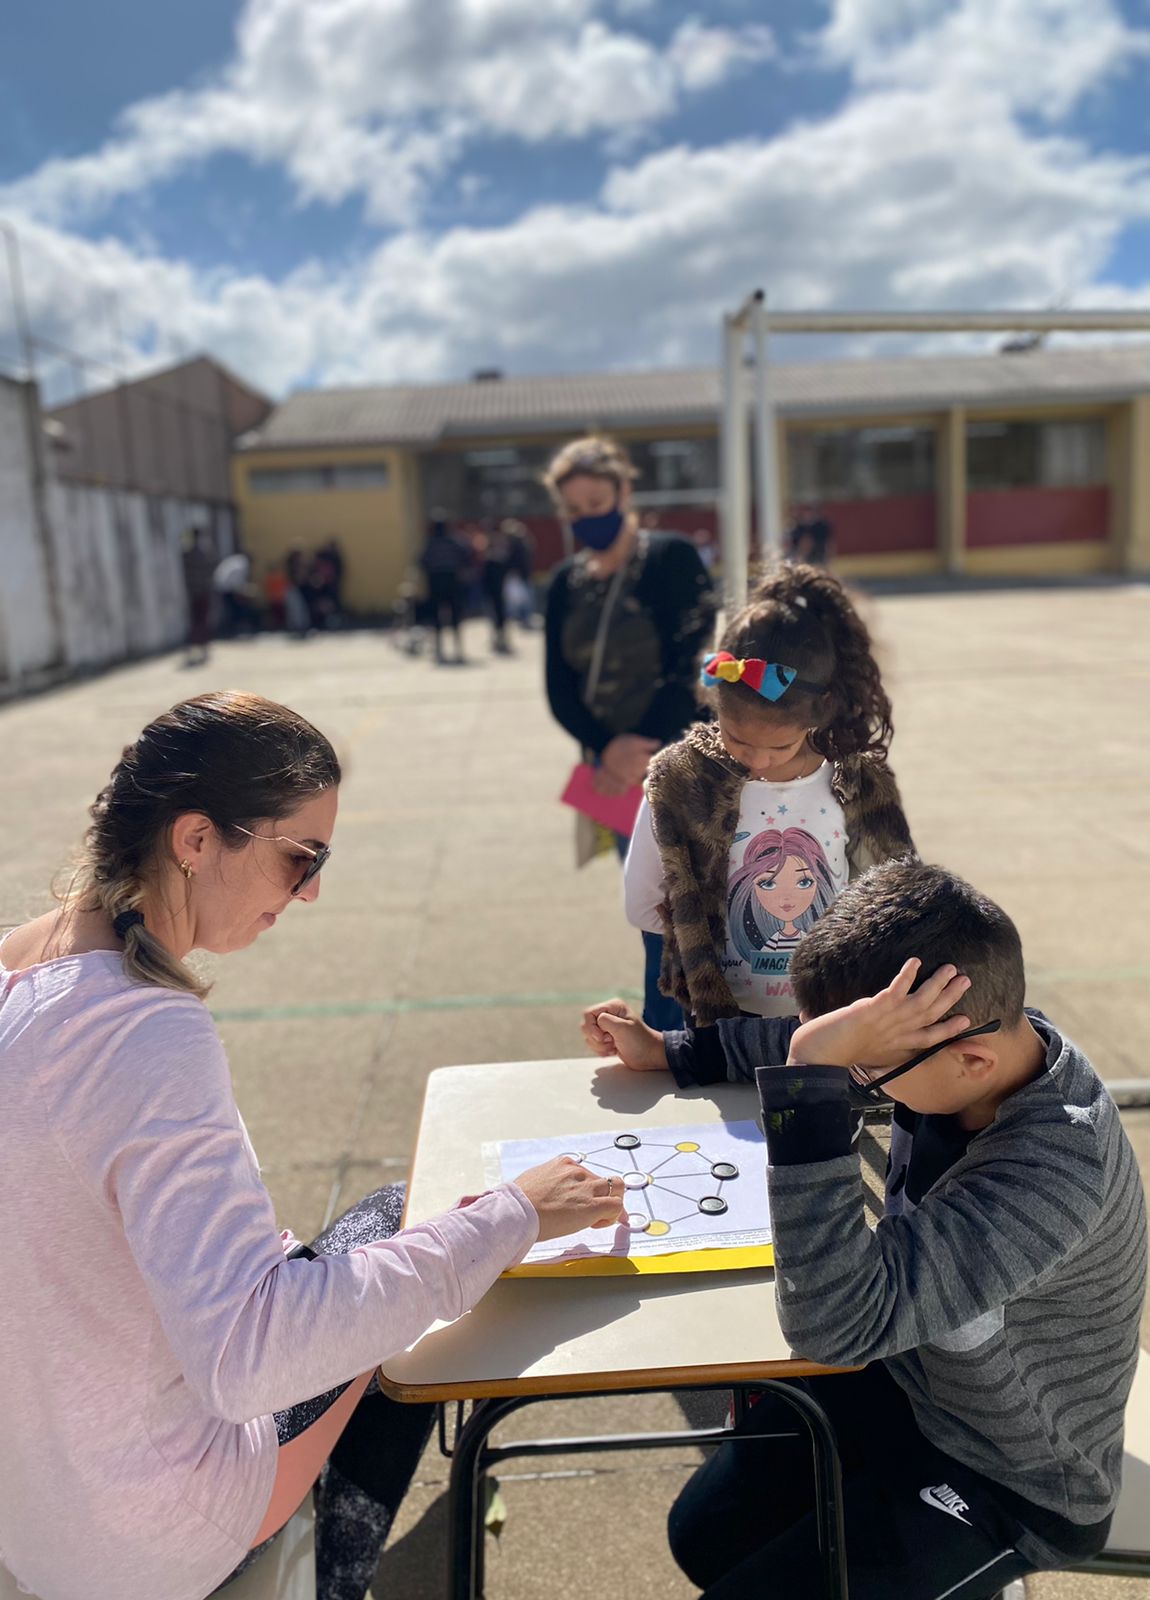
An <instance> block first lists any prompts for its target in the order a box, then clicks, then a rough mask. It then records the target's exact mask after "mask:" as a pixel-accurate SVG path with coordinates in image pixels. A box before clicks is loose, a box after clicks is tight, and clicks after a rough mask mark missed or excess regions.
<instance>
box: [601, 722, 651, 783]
mask: <svg viewBox="0 0 1150 1600" xmlns="http://www.w3.org/2000/svg"><path fill="white" fill-rule="evenodd" d="M658 748H659V741H658V739H644V738H643V737H642V736H641V735H640V734H637V733H617V734H616V735H615V737H614V738H613V739H612V740H611V743H610V744H609V745H607V746H606V748H605V749H604V750H603V753H602V755H601V756H600V757H599V760H600V762H601V764H602V766H603V767H604V769H605V770H606V771H607V773H608V774H609V775H610V776H611V777H612V778H615V779H616V780H617V781H618V782H619V783H622V784H624V785H625V786H626V787H627V788H628V789H629V788H631V787H632V786H633V785H634V784H636V783H642V781H643V779H644V778H645V777H646V776H647V768H648V767H649V766H650V764H651V757H652V756H653V755H654V754H655V751H656V750H658Z"/></svg>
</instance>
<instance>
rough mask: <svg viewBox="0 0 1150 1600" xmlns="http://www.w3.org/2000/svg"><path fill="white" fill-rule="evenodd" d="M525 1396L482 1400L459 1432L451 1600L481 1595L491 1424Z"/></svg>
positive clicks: (451, 1497)
mask: <svg viewBox="0 0 1150 1600" xmlns="http://www.w3.org/2000/svg"><path fill="white" fill-rule="evenodd" d="M526 1404H527V1400H526V1399H524V1398H519V1397H517V1398H515V1399H509V1400H479V1401H477V1402H476V1403H475V1405H474V1407H473V1408H472V1412H471V1415H470V1417H468V1419H467V1421H466V1422H465V1423H464V1425H463V1427H462V1429H461V1430H460V1431H459V1432H458V1433H457V1434H456V1436H455V1448H454V1450H453V1451H452V1454H451V1479H450V1485H449V1488H448V1508H447V1516H448V1534H447V1537H448V1563H449V1569H450V1570H449V1572H448V1593H449V1595H450V1597H451V1600H482V1595H483V1555H484V1549H483V1541H484V1537H485V1533H484V1526H483V1481H484V1476H485V1474H484V1446H485V1445H486V1443H487V1439H488V1436H489V1434H490V1433H491V1430H492V1428H494V1427H496V1426H497V1424H498V1423H500V1422H502V1420H503V1418H504V1417H506V1416H510V1414H511V1412H513V1411H517V1410H518V1409H519V1407H520V1406H522V1405H526Z"/></svg>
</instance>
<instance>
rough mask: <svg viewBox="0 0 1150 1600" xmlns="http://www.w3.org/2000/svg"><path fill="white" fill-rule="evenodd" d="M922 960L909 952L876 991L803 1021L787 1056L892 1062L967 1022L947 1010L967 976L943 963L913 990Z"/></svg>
mask: <svg viewBox="0 0 1150 1600" xmlns="http://www.w3.org/2000/svg"><path fill="white" fill-rule="evenodd" d="M921 966H922V962H921V961H919V960H918V958H917V957H912V958H911V959H910V960H909V961H907V962H906V963H904V965H903V967H902V969H901V970H900V972H899V973H898V975H897V976H896V977H895V979H894V980H893V982H891V983H889V984H888V985H887V987H886V988H885V989H880V990H879V992H878V994H875V995H870V996H869V997H867V998H866V999H862V1000H856V1001H854V1003H853V1004H852V1005H849V1006H843V1007H842V1008H841V1009H840V1010H838V1011H828V1012H826V1013H825V1014H824V1015H823V1016H821V1017H812V1018H811V1019H810V1020H809V1021H804V1022H802V1023H801V1025H800V1026H799V1028H798V1029H797V1030H796V1032H795V1034H794V1036H793V1038H792V1039H791V1048H790V1053H789V1055H788V1057H787V1059H788V1062H791V1063H795V1064H803V1065H815V1064H817V1065H819V1066H828V1067H850V1066H854V1065H855V1064H856V1063H857V1064H858V1065H860V1066H874V1067H882V1066H891V1067H894V1066H899V1065H901V1061H902V1059H903V1058H905V1057H907V1056H911V1055H914V1054H916V1053H917V1052H918V1051H919V1050H927V1049H929V1048H930V1046H931V1045H935V1044H943V1043H945V1041H946V1040H947V1039H952V1038H953V1037H954V1035H955V1034H957V1033H962V1032H963V1030H964V1029H966V1028H969V1027H970V1025H971V1023H970V1018H969V1017H965V1016H954V1017H948V1016H947V1012H948V1011H951V1010H952V1009H953V1008H954V1007H955V1006H956V1005H957V1004H958V1003H959V1001H960V1000H961V998H962V996H963V995H964V994H965V993H966V991H967V990H968V989H969V988H970V979H969V978H967V977H965V976H964V975H963V974H962V973H961V972H959V970H958V968H957V967H955V966H951V965H944V966H941V967H939V968H938V970H937V971H936V972H934V973H932V974H931V976H930V977H929V978H927V979H926V981H925V983H923V984H922V985H921V986H920V987H919V988H918V989H916V990H915V991H914V993H913V994H912V993H911V992H910V991H911V985H912V984H913V983H914V981H915V979H916V978H917V977H918V974H919V969H920V968H921ZM943 1019H945V1020H943Z"/></svg>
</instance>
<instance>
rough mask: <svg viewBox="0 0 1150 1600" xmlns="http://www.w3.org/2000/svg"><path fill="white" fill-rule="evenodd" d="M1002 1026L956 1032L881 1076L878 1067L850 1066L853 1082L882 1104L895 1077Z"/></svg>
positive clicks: (984, 1025)
mask: <svg viewBox="0 0 1150 1600" xmlns="http://www.w3.org/2000/svg"><path fill="white" fill-rule="evenodd" d="M1001 1027H1002V1020H1001V1018H999V1019H998V1020H997V1021H995V1022H984V1023H982V1024H981V1026H980V1027H977V1028H966V1029H964V1031H963V1032H962V1033H956V1034H954V1035H953V1036H952V1037H951V1038H949V1039H943V1040H942V1042H941V1043H940V1044H932V1045H931V1047H930V1049H929V1050H923V1051H921V1052H920V1053H919V1054H918V1055H917V1056H911V1058H910V1060H909V1061H904V1062H903V1064H902V1066H901V1067H895V1068H894V1070H893V1071H891V1072H884V1073H883V1075H882V1077H881V1078H872V1077H871V1073H872V1071H874V1072H877V1071H878V1068H877V1067H874V1068H872V1067H860V1066H853V1067H848V1069H847V1070H848V1072H849V1073H850V1078H851V1084H852V1086H853V1087H854V1088H855V1090H857V1092H858V1093H859V1094H860V1095H862V1096H863V1098H864V1099H866V1100H869V1101H870V1102H871V1103H872V1104H877V1105H882V1104H883V1102H884V1101H885V1100H887V1099H889V1096H888V1095H885V1094H883V1093H882V1090H883V1088H884V1087H885V1085H886V1084H888V1083H890V1082H892V1081H893V1080H894V1079H895V1078H901V1077H902V1075H903V1073H904V1072H913V1070H914V1069H915V1067H921V1066H922V1063H923V1062H924V1061H929V1059H930V1057H931V1056H934V1055H937V1054H938V1052H939V1051H940V1050H949V1048H950V1046H951V1045H952V1044H959V1043H961V1041H962V1040H963V1039H977V1038H978V1037H979V1036H980V1035H981V1034H984V1033H997V1032H998V1030H999V1028H1001Z"/></svg>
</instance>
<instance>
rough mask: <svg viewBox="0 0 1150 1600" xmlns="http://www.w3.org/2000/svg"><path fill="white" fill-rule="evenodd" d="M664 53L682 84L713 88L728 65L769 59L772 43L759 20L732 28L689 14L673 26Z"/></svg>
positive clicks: (721, 80) (728, 73) (726, 74)
mask: <svg viewBox="0 0 1150 1600" xmlns="http://www.w3.org/2000/svg"><path fill="white" fill-rule="evenodd" d="M667 54H668V57H669V59H670V61H671V62H672V64H673V65H674V66H675V67H676V68H677V70H678V73H679V77H680V79H681V80H682V83H683V86H684V87H685V88H687V89H713V88H715V87H716V86H717V85H718V84H720V83H724V82H725V81H726V80H727V78H729V77H730V76H731V72H732V69H734V68H736V67H742V66H750V65H752V64H753V63H755V62H758V61H769V60H771V59H772V57H773V56H774V55H775V54H776V47H775V39H774V35H773V34H772V32H771V30H770V29H769V28H768V27H765V26H764V25H762V24H761V23H752V24H750V25H749V26H747V27H745V28H742V29H740V30H739V31H735V30H733V29H731V28H713V27H708V26H707V25H706V24H705V23H702V22H699V21H698V20H697V18H689V19H688V20H687V21H686V22H684V23H683V24H682V26H681V27H679V28H677V29H676V30H675V36H674V38H673V39H672V40H671V44H670V48H669V50H668V52H667Z"/></svg>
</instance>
